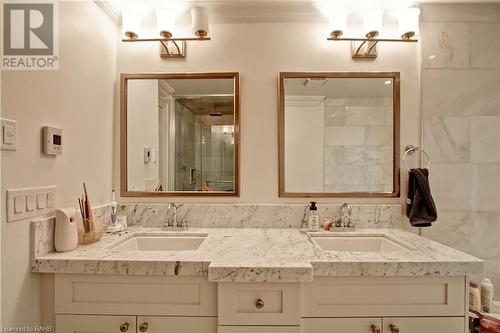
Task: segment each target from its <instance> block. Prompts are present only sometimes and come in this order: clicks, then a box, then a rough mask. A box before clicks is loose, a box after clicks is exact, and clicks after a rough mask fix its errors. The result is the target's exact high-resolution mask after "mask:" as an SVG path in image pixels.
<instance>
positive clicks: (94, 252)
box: [32, 227, 482, 333]
mask: <svg viewBox="0 0 500 333" xmlns="http://www.w3.org/2000/svg"><path fill="white" fill-rule="evenodd" d="M33 230H34V231H35V234H34V242H35V243H34V250H35V251H34V258H33V262H32V270H33V271H34V272H40V273H50V274H55V314H56V326H57V327H56V328H57V332H59V333H68V332H80V331H85V332H101V333H102V332H106V333H107V332H151V333H156V332H157V333H159V332H162V333H165V332H176V333H178V332H220V333H225V332H273V333H274V332H303V333H307V332H311V333H313V332H317V333H319V332H342V333H346V332H353V333H355V332H375V333H376V332H387V333H395V332H402V333H405V332H412V333H418V332H422V333H423V332H425V333H431V332H436V333H437V332H439V333H447V332H449V333H456V332H465V331H466V319H467V317H466V316H467V308H468V305H467V303H468V302H467V288H466V287H467V282H468V280H467V276H468V275H471V274H477V273H480V272H481V270H482V261H481V260H479V259H476V258H474V257H471V256H469V255H467V254H464V253H461V252H459V251H456V250H453V249H451V248H448V247H446V246H443V245H441V244H438V243H435V242H433V241H430V240H427V239H425V238H422V237H419V236H417V235H414V234H412V233H409V232H405V231H403V230H400V229H360V230H358V231H356V232H351V233H332V232H320V233H311V234H309V233H305V232H302V231H300V230H294V229H233V228H227V229H216V228H213V229H208V228H206V229H191V230H189V231H183V232H165V231H162V230H161V229H157V228H143V227H132V228H130V229H129V233H128V234H125V235H123V236H117V235H113V236H105V237H104V238H103V239H102V240H101V241H100V242H98V243H95V244H92V245H89V246H82V247H79V248H78V249H76V250H75V251H72V252H67V253H55V252H49V253H42V252H41V251H43V249H44V244H45V242H44V240H43V239H41V237H42V235H40V234H37V232H36V230H37V229H36V228H34V229H33Z"/></svg>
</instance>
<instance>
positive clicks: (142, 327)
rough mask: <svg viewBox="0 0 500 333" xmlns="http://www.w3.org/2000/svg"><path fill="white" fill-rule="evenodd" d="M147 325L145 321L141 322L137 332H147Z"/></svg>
mask: <svg viewBox="0 0 500 333" xmlns="http://www.w3.org/2000/svg"><path fill="white" fill-rule="evenodd" d="M148 327H149V324H148V322H147V321H145V322H143V323H142V324H140V325H139V331H140V332H147V331H148Z"/></svg>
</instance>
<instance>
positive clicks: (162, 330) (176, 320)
mask: <svg viewBox="0 0 500 333" xmlns="http://www.w3.org/2000/svg"><path fill="white" fill-rule="evenodd" d="M137 332H138V333H144V332H147V333H217V317H147V316H138V317H137Z"/></svg>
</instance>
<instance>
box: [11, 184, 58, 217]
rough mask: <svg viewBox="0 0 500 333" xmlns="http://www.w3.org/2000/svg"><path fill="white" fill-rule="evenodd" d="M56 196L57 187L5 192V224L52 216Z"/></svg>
mask: <svg viewBox="0 0 500 333" xmlns="http://www.w3.org/2000/svg"><path fill="white" fill-rule="evenodd" d="M56 196H57V186H47V187H33V188H22V189H11V190H7V222H14V221H19V220H24V219H28V218H32V217H37V216H43V215H49V214H53V213H54V211H55V209H54V207H55V202H56ZM43 203H45V206H44V205H43ZM49 204H50V205H49Z"/></svg>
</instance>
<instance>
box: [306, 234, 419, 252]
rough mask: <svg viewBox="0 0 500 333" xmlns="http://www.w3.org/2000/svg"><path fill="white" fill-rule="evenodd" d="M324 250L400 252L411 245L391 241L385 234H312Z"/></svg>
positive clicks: (409, 248)
mask: <svg viewBox="0 0 500 333" xmlns="http://www.w3.org/2000/svg"><path fill="white" fill-rule="evenodd" d="M312 239H313V240H314V241H315V242H316V244H318V245H319V246H320V247H321V248H322V249H323V250H325V251H348V252H402V251H409V250H413V248H412V247H410V246H408V245H406V244H404V243H400V242H397V241H393V240H391V239H389V238H387V237H385V236H323V237H322V236H313V238H312Z"/></svg>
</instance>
